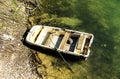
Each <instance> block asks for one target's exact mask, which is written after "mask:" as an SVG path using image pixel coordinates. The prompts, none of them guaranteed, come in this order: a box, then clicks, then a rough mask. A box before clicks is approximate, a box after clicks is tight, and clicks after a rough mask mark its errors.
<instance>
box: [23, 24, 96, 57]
mask: <svg viewBox="0 0 120 79" xmlns="http://www.w3.org/2000/svg"><path fill="white" fill-rule="evenodd" d="M93 39H94V36H93V34H90V33H85V32H79V31H75V30H69V29H62V28H58V27H51V26H43V25H35V26H33V27H32V28H31V29H30V31H29V32H28V34H27V37H26V39H25V40H26V42H27V43H29V44H32V45H35V46H38V47H42V48H46V49H51V50H55V49H56V50H55V51H57V52H60V53H65V54H70V55H74V56H82V57H85V58H86V57H88V56H89V54H90V47H91V44H92V42H93Z"/></svg>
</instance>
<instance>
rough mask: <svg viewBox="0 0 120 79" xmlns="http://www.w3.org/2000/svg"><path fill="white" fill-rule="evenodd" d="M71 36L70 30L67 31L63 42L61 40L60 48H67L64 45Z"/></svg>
mask: <svg viewBox="0 0 120 79" xmlns="http://www.w3.org/2000/svg"><path fill="white" fill-rule="evenodd" d="M69 36H70V32H66V33H65V35H64V37H63V40H62V42H61V44H60V46H59V49H61V50H64V49H65V48H64V47H65V45H66V42H67V40H68V39H69Z"/></svg>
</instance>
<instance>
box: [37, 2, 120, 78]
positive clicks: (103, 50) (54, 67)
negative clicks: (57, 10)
mask: <svg viewBox="0 0 120 79" xmlns="http://www.w3.org/2000/svg"><path fill="white" fill-rule="evenodd" d="M71 1H73V0H71ZM58 2H59V1H58ZM119 3H120V1H118V0H109V1H105V0H97V1H95V0H84V1H80V0H76V1H73V4H72V7H74V8H73V9H74V10H73V11H74V12H73V14H74V18H76V19H73V18H72V20H76V21H78V20H80V21H81V23H80V24H77V22H74V21H72V20H70V24H69V25H70V28H71V29H75V30H79V31H85V32H90V33H93V34H94V36H95V39H94V42H93V44H92V47H91V54H90V56H89V58H88V60H87V61H81V60H78V61H68V63H69V64H70V67H71V69H72V70H73V71H74V72H71V70H70V69H69V68H68V67H67V66H66V64H65V63H64V62H63V60H62V59H60V58H57V57H54V56H49V55H46V54H44V52H43V53H39V54H38V55H39V58H40V59H41V60H42V64H43V65H44V66H41V67H40V68H39V70H38V71H39V72H40V73H41V71H43V72H45V73H47V75H44V74H43V76H44V78H48V79H120V75H119V74H120V59H119V57H120V53H119V52H120V49H119V47H120V9H119V8H120V4H119ZM71 10H72V9H71ZM62 14H63V13H62ZM68 14H69V13H68ZM64 16H65V15H64ZM62 17H63V16H62ZM67 17H69V19H70V18H71V16H67ZM59 18H60V17H59ZM43 19H44V18H43ZM52 19H53V18H52ZM64 19H65V17H64ZM64 19H63V18H62V20H64ZM69 19H68V18H67V20H68V23H69ZM44 20H45V19H44ZM41 22H42V21H41ZM53 22H54V21H52V22H51V23H53ZM66 23H67V22H66ZM46 24H48V25H49V24H50V23H48V22H47V23H46ZM54 24H55V23H53V25H54ZM50 25H52V24H50ZM56 26H57V24H56ZM48 53H49V52H48ZM42 68H43V69H42Z"/></svg>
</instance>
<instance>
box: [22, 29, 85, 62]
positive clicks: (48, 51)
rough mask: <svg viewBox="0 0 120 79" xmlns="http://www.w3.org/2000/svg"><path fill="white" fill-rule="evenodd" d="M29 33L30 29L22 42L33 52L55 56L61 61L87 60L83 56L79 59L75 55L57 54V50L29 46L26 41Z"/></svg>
mask: <svg viewBox="0 0 120 79" xmlns="http://www.w3.org/2000/svg"><path fill="white" fill-rule="evenodd" d="M28 32H29V29H28V30H26V32H25V33H24V35H23V39H22V40H21V41H22V43H23V44H24V45H25V46H27V47H29V48H30V49H33V50H35V51H38V52H40V53H44V54H47V55H51V56H54V57H56V58H59V59H63V58H64V59H65V60H67V61H74V62H77V61H82V60H85V58H84V57H82V56H79V57H78V56H73V55H69V54H65V53H62V52H57V51H56V50H55V49H53V50H51V49H46V48H43V47H39V46H36V45H32V44H29V43H27V42H26V41H25V39H26V36H27V33H28Z"/></svg>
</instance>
